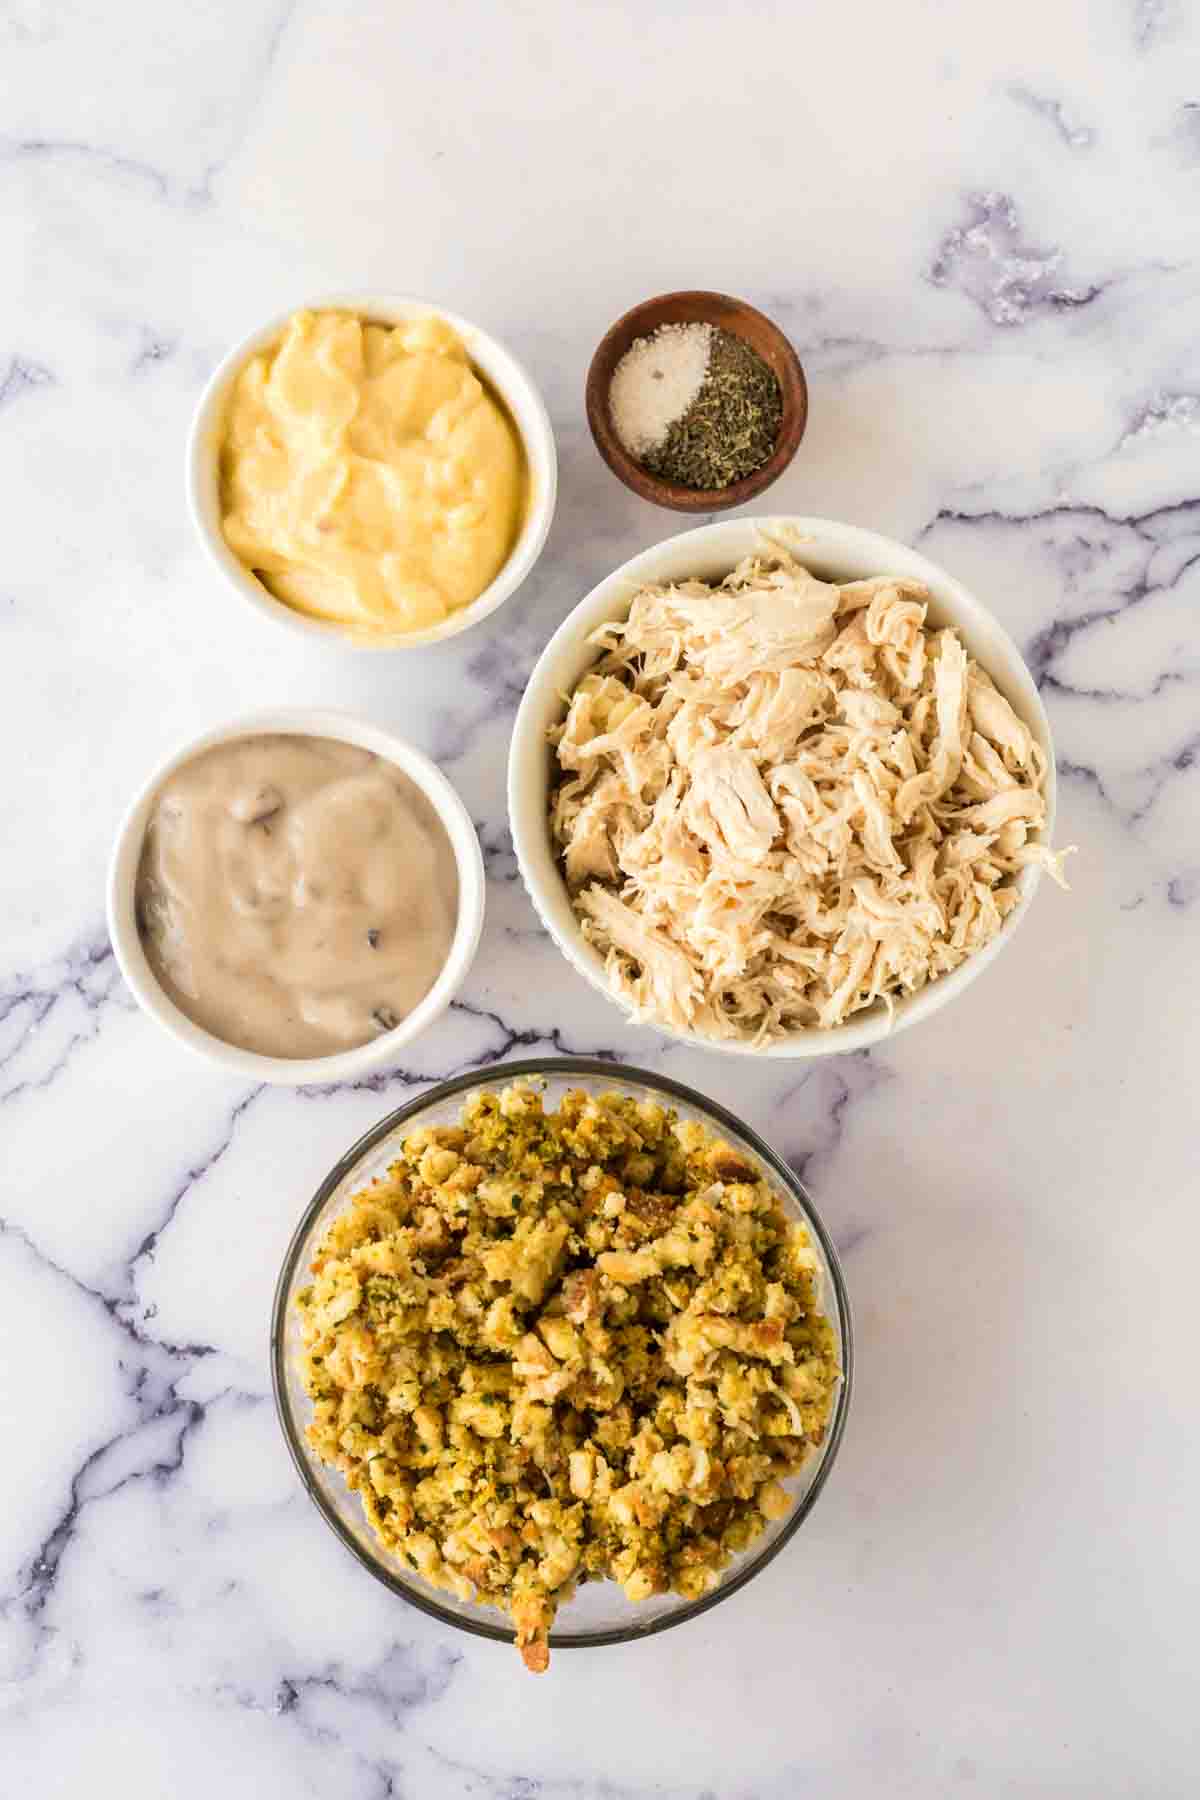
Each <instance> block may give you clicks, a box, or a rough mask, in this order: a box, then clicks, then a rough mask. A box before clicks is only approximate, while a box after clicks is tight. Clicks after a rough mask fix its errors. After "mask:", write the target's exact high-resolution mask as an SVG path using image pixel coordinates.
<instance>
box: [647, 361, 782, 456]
mask: <svg viewBox="0 0 1200 1800" xmlns="http://www.w3.org/2000/svg"><path fill="white" fill-rule="evenodd" d="M782 422H783V395H782V394H781V393H780V391H779V382H778V380H777V379H776V376H775V372H774V370H773V369H771V368H770V366H769V365H768V364H767V363H765V362H764V361H763V359H762V357H761V356H760V355H759V354H758V352H757V351H756V350H752V349H751V348H750V346H749V344H748V343H746V341H745V339H744V338H740V337H737V336H735V335H734V333H733V332H731V331H722V330H720V329H719V328H718V329H716V330H714V332H713V334H712V345H711V348H710V350H709V357H708V373H707V374H706V376H705V377H704V383H703V386H702V387H701V389H700V392H699V393H698V394H697V395H696V398H695V399H694V400H693V401H692V404H691V405H690V406H689V407H688V409H687V411H686V412H685V413H684V415H683V417H682V418H681V419H676V421H675V423H674V424H673V425H672V426H671V429H670V430H669V431H668V433H667V435H666V437H665V438H664V439H663V441H662V443H661V444H660V445H659V446H658V448H657V449H655V450H651V451H649V452H648V453H647V454H646V456H644V457H643V458H642V466H643V468H646V469H648V470H649V471H650V473H651V474H652V475H658V476H660V477H661V478H662V479H663V480H664V481H676V482H679V483H680V485H681V486H683V487H690V488H725V487H729V486H731V484H732V483H733V482H735V481H742V480H743V479H744V478H745V477H746V476H747V475H753V474H754V472H755V470H756V469H761V468H762V466H763V464H764V463H765V462H766V460H767V458H768V457H769V456H770V454H771V452H772V450H774V448H775V443H776V440H777V438H778V437H779V427H780V425H781V423H782Z"/></svg>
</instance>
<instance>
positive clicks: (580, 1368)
mask: <svg viewBox="0 0 1200 1800" xmlns="http://www.w3.org/2000/svg"><path fill="white" fill-rule="evenodd" d="M312 1276H313V1279H312V1282H311V1284H310V1285H309V1286H308V1287H306V1288H304V1289H303V1291H302V1292H301V1293H300V1294H299V1295H298V1296H297V1299H296V1306H297V1308H298V1311H299V1315H300V1323H301V1331H302V1341H303V1357H302V1373H303V1379H304V1384H305V1387H306V1389H307V1391H308V1393H309V1395H310V1396H311V1398H312V1401H313V1405H314V1413H313V1419H312V1422H311V1424H310V1425H309V1427H308V1438H309V1441H310V1443H311V1445H312V1447H313V1449H314V1450H315V1451H316V1453H317V1455H318V1456H320V1457H321V1458H322V1459H323V1460H324V1461H325V1462H327V1463H330V1464H332V1465H333V1466H334V1467H335V1468H337V1469H339V1470H340V1471H341V1472H342V1474H343V1476H344V1477H345V1479H346V1481H347V1483H348V1484H349V1486H350V1487H351V1488H352V1489H354V1490H356V1491H357V1492H358V1493H359V1495H360V1496H361V1499H362V1504H363V1507H364V1509H365V1512H366V1515H367V1518H368V1520H369V1521H370V1523H371V1525H372V1527H373V1528H374V1531H375V1533H376V1535H377V1536H378V1538H379V1539H380V1541H381V1543H382V1544H383V1545H384V1546H385V1547H386V1548H387V1549H388V1550H390V1551H393V1552H395V1553H396V1554H397V1555H398V1556H399V1557H401V1558H403V1559H404V1560H405V1561H406V1562H407V1563H409V1564H410V1565H411V1567H412V1568H413V1569H415V1570H416V1571H418V1573H419V1574H421V1575H422V1576H424V1577H425V1579H426V1580H427V1581H430V1582H432V1583H433V1584H434V1585H435V1586H437V1587H441V1588H446V1589H449V1590H450V1591H451V1592H453V1593H454V1594H456V1595H458V1596H459V1597H460V1598H462V1599H469V1598H475V1599H477V1600H479V1601H482V1602H490V1603H491V1604H492V1605H495V1606H498V1607H501V1608H503V1609H504V1610H505V1611H507V1612H508V1613H510V1614H511V1616H512V1620H513V1624H514V1627H515V1630H516V1640H517V1644H518V1647H519V1648H520V1651H521V1654H522V1657H523V1658H524V1661H525V1663H526V1665H527V1667H528V1668H530V1669H533V1670H537V1671H540V1670H543V1669H545V1668H546V1666H547V1663H548V1661H549V1650H548V1646H547V1636H548V1633H549V1630H550V1626H551V1622H552V1621H553V1618H554V1614H555V1610H556V1608H557V1607H558V1606H559V1605H560V1604H561V1603H562V1602H563V1601H565V1600H567V1599H569V1598H570V1596H571V1595H572V1593H573V1592H574V1591H575V1589H576V1587H577V1585H578V1584H579V1583H581V1582H586V1581H593V1580H599V1579H604V1578H609V1579H612V1580H615V1581H618V1582H620V1583H621V1585H622V1587H623V1588H624V1590H625V1592H626V1594H627V1595H628V1596H629V1598H630V1599H631V1600H634V1601H640V1600H646V1599H648V1598H649V1597H650V1596H651V1595H653V1594H659V1593H665V1592H667V1591H668V1590H674V1591H675V1592H677V1593H680V1594H683V1595H685V1596H690V1597H694V1596H699V1595H701V1594H703V1593H705V1592H706V1591H707V1590H708V1589H709V1588H711V1587H713V1586H715V1585H716V1583H717V1582H718V1580H719V1578H720V1574H721V1571H722V1570H723V1569H724V1568H725V1567H726V1565H727V1564H728V1563H729V1561H730V1559H731V1557H733V1556H734V1555H735V1554H736V1553H737V1552H738V1551H740V1550H744V1549H745V1548H746V1547H747V1545H749V1544H750V1543H751V1542H752V1541H753V1540H754V1539H755V1538H756V1537H757V1536H758V1534H759V1533H760V1532H761V1531H762V1530H763V1529H764V1527H765V1525H766V1523H767V1521H768V1520H770V1519H775V1518H778V1517H781V1516H782V1515H783V1514H784V1513H786V1512H787V1510H788V1509H789V1507H790V1505H791V1497H790V1496H789V1494H788V1492H787V1490H786V1489H785V1488H784V1487H783V1486H782V1482H783V1481H784V1480H785V1479H786V1477H788V1476H789V1475H792V1474H794V1473H795V1472H796V1471H797V1470H798V1469H799V1468H800V1467H801V1465H802V1463H803V1462H804V1460H805V1458H806V1457H807V1456H808V1454H809V1453H810V1451H811V1450H812V1448H813V1447H814V1446H815V1445H817V1444H819V1443H820V1442H821V1440H822V1438H823V1436H824V1434H825V1431H826V1427H827V1425H828V1422H829V1417H830V1412H831V1409H832V1405H833V1399H834V1395H835V1392H836V1388H837V1384H838V1380H839V1369H838V1362H837V1354H836V1339H835V1334H834V1331H833V1328H832V1326H831V1325H830V1324H829V1322H828V1320H827V1319H826V1318H825V1317H824V1315H823V1313H822V1312H821V1310H820V1306H819V1301H818V1286H819V1263H818V1260H817V1256H816V1254H815V1252H814V1250H813V1249H812V1247H811V1245H810V1243H809V1239H808V1235H807V1233H806V1231H805V1230H804V1228H803V1226H801V1225H800V1224H798V1223H796V1222H795V1221H794V1220H792V1219H790V1218H789V1217H788V1216H787V1214H786V1213H785V1211H784V1209H783V1205H782V1203H781V1201H780V1199H779V1197H778V1196H777V1194H776V1193H775V1192H774V1191H773V1190H772V1188H771V1187H770V1186H769V1185H768V1183H767V1182H766V1181H765V1180H764V1179H763V1178H762V1176H761V1174H760V1172H759V1170H758V1169H757V1168H755V1167H752V1166H751V1165H750V1164H749V1163H748V1162H747V1161H746V1160H745V1158H744V1157H743V1156H742V1154H741V1153H740V1152H739V1151H737V1150H735V1149H734V1148H733V1147H732V1146H731V1145H729V1144H728V1143H725V1142H723V1141H722V1140H721V1139H719V1138H717V1137H716V1136H714V1135H713V1134H712V1133H711V1132H710V1131H709V1130H707V1129H706V1128H705V1127H703V1126H701V1125H698V1124H695V1123H691V1122H687V1121H684V1120H681V1119H679V1118H678V1117H677V1116H676V1115H675V1114H674V1113H673V1112H671V1111H669V1110H667V1109H665V1108H664V1107H662V1106H660V1105H657V1104H651V1103H647V1102H645V1101H639V1100H635V1099H633V1098H631V1097H629V1096H623V1095H621V1094H620V1093H616V1092H612V1093H603V1094H600V1095H598V1096H594V1097H593V1096H589V1095H587V1094H586V1093H583V1092H581V1091H572V1092H570V1093H568V1094H566V1095H565V1096H564V1097H563V1099H562V1101H561V1103H560V1105H559V1107H558V1110H557V1111H552V1112H547V1111H546V1110H545V1108H544V1106H543V1103H542V1100H541V1098H540V1096H539V1094H538V1092H537V1090H536V1089H535V1088H533V1087H531V1086H529V1085H526V1084H514V1085H512V1086H510V1087H508V1088H506V1089H505V1090H504V1091H503V1092H502V1093H490V1092H489V1093H481V1094H478V1095H476V1096H475V1097H474V1098H472V1099H471V1100H469V1101H468V1103H467V1105H466V1107H465V1109H464V1112H463V1116H462V1122H461V1124H459V1125H456V1126H438V1127H432V1128H427V1129H421V1130H416V1131H413V1132H411V1133H410V1134H409V1136H408V1137H407V1138H405V1139H404V1141H403V1143H402V1144H401V1146H400V1150H399V1153H398V1155H397V1157H396V1160H395V1161H394V1162H393V1163H392V1164H391V1166H390V1167H389V1169H388V1171H387V1173H386V1174H385V1175H383V1176H382V1177H380V1178H379V1179H378V1180H376V1181H374V1182H372V1183H371V1185H370V1186H368V1187H366V1188H365V1189H364V1190H363V1191H362V1192H361V1193H359V1194H358V1195H357V1196H355V1197H354V1198H353V1200H352V1202H351V1204H350V1206H349V1208H348V1209H347V1211H346V1212H344V1213H343V1214H342V1215H341V1216H340V1217H339V1218H338V1219H336V1220H335V1221H334V1223H333V1224H332V1225H331V1226H330V1228H329V1230H328V1231H327V1232H326V1234H325V1236H324V1238H323V1239H322V1240H321V1242H320V1244H319V1246H318V1248H317V1251H316V1254H315V1256H314V1257H313V1262H312Z"/></svg>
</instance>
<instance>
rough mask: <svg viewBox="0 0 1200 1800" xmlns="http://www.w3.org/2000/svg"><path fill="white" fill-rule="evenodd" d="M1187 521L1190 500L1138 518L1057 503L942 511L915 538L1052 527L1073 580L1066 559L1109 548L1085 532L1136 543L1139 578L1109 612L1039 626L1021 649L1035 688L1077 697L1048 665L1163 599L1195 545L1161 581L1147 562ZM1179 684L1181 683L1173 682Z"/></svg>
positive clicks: (1092, 611)
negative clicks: (1082, 638) (1088, 634)
mask: <svg viewBox="0 0 1200 1800" xmlns="http://www.w3.org/2000/svg"><path fill="white" fill-rule="evenodd" d="M1193 521H1200V498H1197V499H1195V500H1183V501H1176V502H1173V503H1172V504H1170V505H1168V506H1159V507H1152V508H1150V509H1149V510H1148V511H1146V512H1143V513H1117V512H1109V511H1107V510H1106V509H1105V508H1104V507H1101V506H1096V505H1086V504H1083V503H1081V502H1077V501H1062V502H1058V503H1056V504H1054V505H1052V506H1045V507H1040V508H1038V509H1036V510H1035V511H1033V512H1028V513H1005V512H999V511H996V510H985V511H983V512H977V513H970V512H963V511H959V510H957V509H955V508H950V507H943V508H941V509H939V511H938V512H937V513H936V514H935V516H934V517H933V519H931V520H930V522H929V523H928V524H927V525H925V526H924V527H923V528H922V530H921V531H920V532H919V533H918V535H917V542H918V543H921V542H924V540H925V539H926V538H928V537H929V536H931V535H932V533H933V532H935V531H936V530H937V529H938V527H939V526H942V525H947V524H949V525H964V526H984V527H987V526H1012V527H1017V528H1022V527H1028V526H1033V525H1045V524H1048V523H1051V522H1053V523H1054V524H1055V525H1056V526H1057V527H1060V528H1061V530H1062V533H1063V537H1064V541H1065V552H1066V554H1064V557H1063V558H1062V559H1061V560H1062V562H1063V567H1064V573H1066V574H1067V575H1068V576H1071V575H1073V574H1074V570H1073V569H1072V567H1071V553H1077V552H1082V553H1083V558H1082V560H1083V561H1084V562H1085V563H1087V562H1090V561H1091V560H1092V559H1094V558H1095V557H1096V556H1097V555H1103V554H1105V553H1106V552H1107V551H1108V550H1109V549H1110V548H1111V546H1110V545H1106V544H1102V543H1097V542H1095V541H1093V540H1092V539H1090V538H1089V537H1088V536H1087V535H1086V532H1087V528H1088V527H1089V526H1094V527H1098V528H1099V529H1100V530H1101V531H1102V532H1103V531H1106V530H1108V531H1112V532H1128V533H1130V534H1131V535H1132V536H1133V537H1134V538H1135V539H1137V540H1139V542H1140V555H1141V559H1142V562H1143V568H1142V572H1141V573H1140V574H1139V575H1138V576H1136V577H1135V578H1134V579H1133V580H1132V581H1130V582H1128V583H1126V585H1124V586H1123V587H1118V588H1116V590H1115V591H1116V593H1117V596H1118V597H1117V599H1116V600H1115V602H1114V603H1113V604H1112V605H1111V606H1102V607H1094V608H1089V609H1088V610H1087V611H1085V612H1082V613H1079V614H1076V615H1074V616H1072V617H1069V618H1060V619H1055V620H1053V621H1052V622H1051V623H1050V624H1049V625H1047V626H1044V627H1043V628H1042V630H1041V631H1039V632H1038V633H1037V634H1036V635H1035V636H1034V637H1033V639H1032V640H1031V641H1030V642H1029V643H1028V644H1027V645H1026V646H1025V648H1024V651H1023V654H1024V656H1025V660H1026V662H1027V663H1028V664H1029V666H1030V669H1031V671H1032V674H1033V677H1034V680H1035V681H1036V682H1037V683H1038V685H1039V687H1040V686H1043V685H1046V684H1047V683H1048V682H1049V683H1050V684H1052V685H1057V687H1058V689H1059V691H1060V692H1063V693H1070V692H1077V691H1078V692H1080V693H1082V694H1085V695H1087V694H1089V690H1088V689H1080V690H1075V689H1073V688H1071V687H1070V685H1069V684H1068V683H1066V682H1064V681H1062V680H1061V678H1059V677H1056V676H1054V675H1053V674H1052V672H1051V664H1052V663H1053V662H1054V660H1055V658H1056V657H1058V656H1060V655H1061V654H1062V652H1063V651H1064V650H1065V649H1066V647H1067V646H1068V644H1070V643H1071V642H1072V641H1073V639H1074V638H1075V637H1076V636H1078V634H1079V633H1080V632H1083V631H1088V630H1090V629H1091V628H1092V627H1093V626H1096V625H1101V624H1104V623H1105V622H1106V621H1108V620H1111V619H1115V618H1118V617H1119V616H1120V615H1121V614H1122V613H1123V612H1125V611H1126V609H1127V608H1128V607H1131V606H1137V605H1140V604H1141V603H1142V602H1144V601H1146V600H1148V599H1150V598H1151V597H1152V596H1154V595H1157V594H1163V593H1166V592H1167V591H1169V590H1170V589H1171V588H1173V587H1175V586H1176V585H1177V584H1178V582H1179V581H1180V579H1181V578H1182V577H1183V575H1185V574H1186V573H1187V572H1188V570H1190V569H1191V568H1193V567H1194V566H1195V565H1196V564H1197V563H1198V562H1200V542H1198V547H1197V549H1196V550H1195V551H1194V552H1192V553H1185V554H1184V556H1183V559H1182V560H1181V561H1180V562H1179V563H1178V564H1177V565H1176V566H1174V567H1173V569H1172V572H1171V574H1170V576H1169V578H1167V579H1163V580H1156V579H1154V578H1153V577H1152V575H1151V573H1150V564H1151V561H1152V559H1153V557H1154V556H1155V555H1156V554H1157V553H1158V552H1159V551H1160V550H1161V549H1162V548H1163V545H1164V542H1167V541H1170V539H1171V535H1172V530H1171V528H1172V526H1173V525H1175V524H1179V523H1182V525H1183V531H1182V532H1180V533H1177V534H1175V535H1176V536H1179V537H1185V538H1186V537H1190V536H1191V535H1192V527H1193ZM1196 531H1197V534H1198V538H1200V522H1197V523H1196ZM1172 673H1173V672H1170V671H1168V672H1167V674H1166V675H1165V676H1164V677H1162V678H1160V679H1159V680H1158V681H1157V682H1156V684H1155V688H1154V689H1152V690H1151V691H1158V690H1159V689H1160V688H1161V687H1162V686H1163V685H1170V677H1171V675H1172ZM1179 678H1180V679H1182V677H1179ZM1092 697H1095V698H1104V697H1120V698H1126V699H1130V698H1134V697H1135V696H1133V695H1131V694H1128V693H1125V694H1121V692H1120V690H1117V689H1111V690H1110V689H1101V690H1095V692H1094V694H1093V695H1092Z"/></svg>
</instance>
